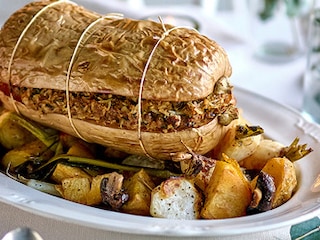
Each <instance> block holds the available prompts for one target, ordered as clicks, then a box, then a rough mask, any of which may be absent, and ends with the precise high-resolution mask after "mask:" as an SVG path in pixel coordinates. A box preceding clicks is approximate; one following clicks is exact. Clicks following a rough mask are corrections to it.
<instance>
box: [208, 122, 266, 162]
mask: <svg viewBox="0 0 320 240" xmlns="http://www.w3.org/2000/svg"><path fill="white" fill-rule="evenodd" d="M236 122H237V121H236ZM262 133H263V129H262V128H261V127H259V126H248V125H243V124H239V125H238V124H236V125H234V126H233V127H231V128H230V129H229V130H228V131H227V133H226V134H225V135H224V137H223V138H222V140H221V141H220V142H219V144H218V146H217V147H216V148H215V149H214V158H216V159H221V158H222V154H226V155H228V156H229V157H230V158H233V159H235V160H237V161H238V162H239V161H241V160H243V159H245V158H247V157H248V156H250V155H251V154H253V153H254V152H255V151H256V149H257V147H258V146H259V144H260V141H261V138H262V136H261V134H262Z"/></svg>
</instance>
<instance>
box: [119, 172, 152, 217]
mask: <svg viewBox="0 0 320 240" xmlns="http://www.w3.org/2000/svg"><path fill="white" fill-rule="evenodd" d="M124 188H125V190H126V191H127V193H128V195H129V199H128V201H127V202H126V203H125V204H124V205H123V206H122V211H123V212H126V213H130V214H137V215H144V216H147V215H150V202H151V191H152V189H153V188H155V184H154V182H153V181H152V180H151V178H150V177H149V175H148V174H147V173H146V171H145V170H143V169H142V170H140V171H139V172H137V173H135V174H134V175H133V176H132V177H130V178H129V179H127V180H125V181H124Z"/></svg>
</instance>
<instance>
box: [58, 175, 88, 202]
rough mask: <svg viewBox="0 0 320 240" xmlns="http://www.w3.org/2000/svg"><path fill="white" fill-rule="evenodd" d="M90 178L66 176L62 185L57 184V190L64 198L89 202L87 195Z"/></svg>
mask: <svg viewBox="0 0 320 240" xmlns="http://www.w3.org/2000/svg"><path fill="white" fill-rule="evenodd" d="M90 186H91V183H90V179H89V178H85V177H73V178H65V179H63V180H62V182H61V185H57V186H56V190H57V191H58V192H59V193H60V194H61V196H62V197H63V198H64V199H67V200H70V201H73V202H77V203H81V204H87V195H88V193H89V191H90Z"/></svg>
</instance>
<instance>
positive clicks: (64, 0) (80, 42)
mask: <svg viewBox="0 0 320 240" xmlns="http://www.w3.org/2000/svg"><path fill="white" fill-rule="evenodd" d="M60 3H71V4H74V5H77V4H75V3H73V2H71V1H68V0H59V1H57V2H52V3H50V4H48V5H47V6H45V7H44V8H42V9H41V10H40V11H39V12H37V14H35V15H34V16H33V18H32V19H31V21H30V22H29V23H28V24H27V26H26V27H25V28H24V30H23V31H22V33H21V34H20V36H19V38H18V41H17V43H16V45H15V47H14V49H13V52H12V54H11V58H10V61H9V66H8V75H9V90H10V98H11V100H12V102H13V106H14V108H15V110H16V112H17V113H18V114H20V111H19V109H18V107H17V105H16V103H15V101H14V98H13V95H12V91H11V89H12V86H11V72H12V71H11V68H12V64H13V59H14V56H15V54H16V51H17V49H18V46H19V45H20V43H21V41H22V39H23V37H24V36H25V34H26V32H27V31H28V30H29V28H30V27H31V25H32V24H33V23H34V22H35V20H36V19H37V18H38V17H39V16H40V15H41V14H42V13H43V12H45V11H46V10H47V9H49V8H50V7H53V6H55V5H58V4H60ZM110 18H111V19H112V18H113V19H121V18H123V15H121V14H112V13H111V14H107V15H105V16H103V17H100V18H98V19H96V20H95V21H94V22H92V23H91V24H90V25H89V26H88V27H87V28H86V29H84V31H83V32H82V34H81V36H80V38H79V40H78V42H77V44H76V47H75V49H74V51H73V54H72V56H71V59H70V63H69V66H68V71H67V76H66V104H67V112H68V119H69V123H70V126H71V127H72V129H73V130H74V132H75V133H76V134H77V136H78V137H79V138H81V139H83V140H84V141H87V142H89V141H88V140H86V139H85V138H84V137H83V136H82V135H81V133H80V132H79V131H78V129H77V128H76V126H75V124H74V122H73V119H72V113H71V106H70V90H69V83H70V77H71V73H72V68H73V65H74V61H75V59H76V56H77V54H78V51H79V49H80V47H81V45H83V43H84V42H86V41H87V40H88V39H89V38H90V36H91V35H92V34H93V32H90V30H91V29H92V28H93V27H94V26H95V25H96V24H98V23H99V22H101V21H103V20H105V19H110ZM159 21H160V23H161V25H162V28H163V30H164V32H163V33H162V35H161V36H160V37H154V39H157V38H158V40H157V42H156V44H155V45H154V47H153V49H152V50H151V52H150V55H149V57H148V59H147V62H146V64H145V66H144V69H143V72H142V76H141V79H140V86H139V96H138V129H137V131H138V140H139V145H140V147H141V149H142V150H143V152H144V154H145V155H146V156H148V157H150V158H153V157H152V156H150V154H149V153H148V152H147V150H146V149H145V145H144V143H143V140H142V135H141V123H142V91H143V84H144V81H145V78H146V74H147V71H148V68H149V65H150V63H151V60H152V57H153V55H154V53H155V51H156V49H157V48H158V46H159V45H160V43H161V41H163V40H164V39H165V38H166V37H167V36H168V35H169V34H170V33H171V32H173V31H175V30H177V29H183V28H184V29H190V30H194V31H196V32H197V30H196V29H195V28H193V27H189V26H176V27H173V28H170V29H166V26H165V24H164V22H163V21H162V19H161V17H159ZM88 33H89V36H88V37H87V38H85V36H86V35H87V34H88Z"/></svg>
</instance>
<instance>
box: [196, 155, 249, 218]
mask: <svg viewBox="0 0 320 240" xmlns="http://www.w3.org/2000/svg"><path fill="white" fill-rule="evenodd" d="M223 159H224V160H221V161H217V162H216V166H215V169H214V171H213V174H212V177H211V179H210V182H209V185H208V187H207V188H206V190H205V195H206V199H205V203H204V207H203V208H202V211H201V217H202V218H205V219H222V218H232V217H240V216H244V215H246V209H247V207H248V206H249V204H250V202H251V195H252V190H251V186H250V184H249V181H248V180H247V179H246V177H245V176H244V174H243V173H242V171H241V169H240V166H239V164H238V163H237V162H236V160H233V159H231V158H228V157H227V156H226V155H223Z"/></svg>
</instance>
